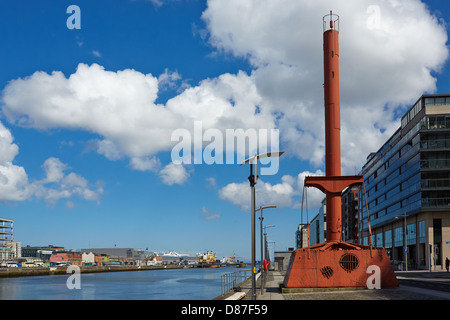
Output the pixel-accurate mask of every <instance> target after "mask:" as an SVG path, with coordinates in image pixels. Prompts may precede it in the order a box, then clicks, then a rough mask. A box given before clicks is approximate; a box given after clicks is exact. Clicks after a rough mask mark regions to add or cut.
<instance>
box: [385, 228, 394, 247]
mask: <svg viewBox="0 0 450 320" xmlns="http://www.w3.org/2000/svg"><path fill="white" fill-rule="evenodd" d="M384 247H385V248H392V230H387V231H385V232H384Z"/></svg>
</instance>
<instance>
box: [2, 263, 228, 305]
mask: <svg viewBox="0 0 450 320" xmlns="http://www.w3.org/2000/svg"><path fill="white" fill-rule="evenodd" d="M234 271H236V269H235V268H233V267H223V268H210V269H208V268H205V269H202V268H194V269H170V270H149V271H128V272H106V273H82V274H81V275H80V277H81V278H80V279H81V289H80V290H77V289H73V290H69V289H68V288H67V286H66V281H67V279H68V278H69V276H70V274H67V275H52V276H35V277H22V278H3V279H0V299H2V300H40V299H43V300H44V299H45V300H211V299H213V298H215V297H216V296H218V295H220V293H221V288H220V276H221V275H222V274H224V273H231V272H234Z"/></svg>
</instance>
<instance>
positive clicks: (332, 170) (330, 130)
mask: <svg viewBox="0 0 450 320" xmlns="http://www.w3.org/2000/svg"><path fill="white" fill-rule="evenodd" d="M338 37H339V32H338V31H337V30H335V29H329V30H326V31H325V32H324V34H323V50H324V97H325V174H326V176H327V177H336V176H340V175H341V139H340V136H341V120H340V102H339V39H338ZM326 210H327V241H335V240H337V241H339V240H341V196H340V195H336V194H330V193H327V204H326Z"/></svg>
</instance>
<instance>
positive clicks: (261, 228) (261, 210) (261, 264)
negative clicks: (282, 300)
mask: <svg viewBox="0 0 450 320" xmlns="http://www.w3.org/2000/svg"><path fill="white" fill-rule="evenodd" d="M276 207H277V206H265V207H259V209H256V210H255V212H256V211H259V213H260V215H259V222H260V236H261V261H260V269H261V270H262V269H263V259H264V258H263V257H264V256H263V236H262V233H263V220H264V217H263V210H264V209H269V208H276ZM261 294H262V293H261Z"/></svg>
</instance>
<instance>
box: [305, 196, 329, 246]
mask: <svg viewBox="0 0 450 320" xmlns="http://www.w3.org/2000/svg"><path fill="white" fill-rule="evenodd" d="M326 240H327V205H326V198H324V199H323V200H322V205H321V207H320V209H319V213H318V214H317V215H316V216H315V217H314V218H313V219H312V220H311V223H310V225H309V244H310V245H311V246H312V245H315V244H319V243H323V242H325V241H326Z"/></svg>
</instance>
